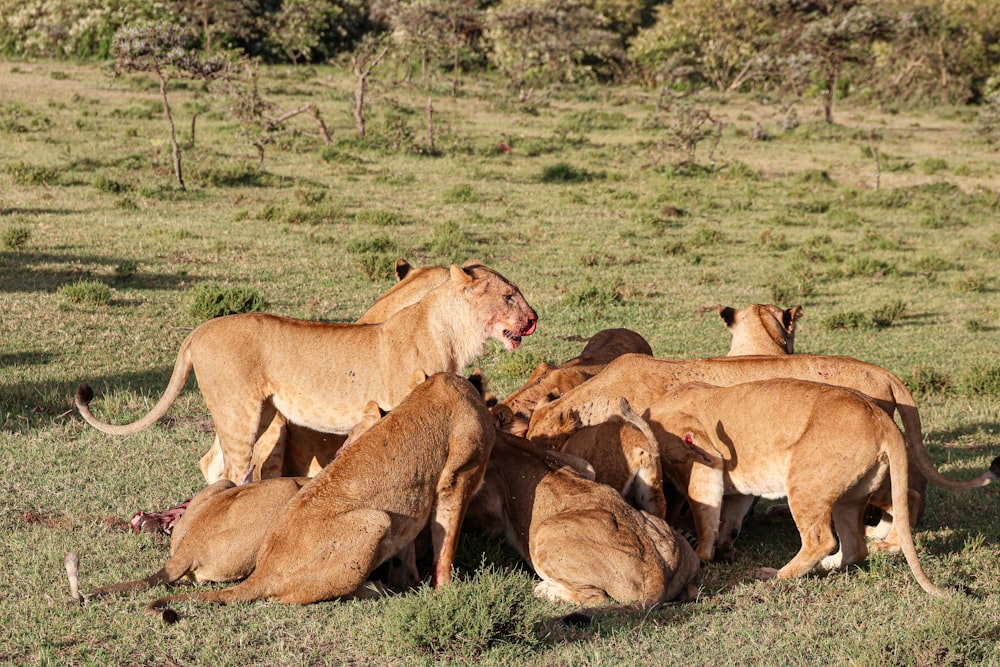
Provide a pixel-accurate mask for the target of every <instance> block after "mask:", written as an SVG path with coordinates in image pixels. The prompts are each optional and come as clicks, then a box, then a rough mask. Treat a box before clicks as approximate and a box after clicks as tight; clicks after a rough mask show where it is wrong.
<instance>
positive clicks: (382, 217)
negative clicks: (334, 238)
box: [354, 209, 405, 227]
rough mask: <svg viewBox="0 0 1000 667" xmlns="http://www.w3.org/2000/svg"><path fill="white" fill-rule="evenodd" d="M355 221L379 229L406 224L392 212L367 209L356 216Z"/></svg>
mask: <svg viewBox="0 0 1000 667" xmlns="http://www.w3.org/2000/svg"><path fill="white" fill-rule="evenodd" d="M354 219H355V220H357V221H358V222H361V223H364V224H367V225H376V226H378V227H393V226H396V225H402V224H405V221H404V220H403V219H402V218H400V217H399V216H398V215H396V214H395V213H393V212H392V211H384V210H380V209H374V210H372V209H365V210H363V211H358V212H357V213H355V214H354Z"/></svg>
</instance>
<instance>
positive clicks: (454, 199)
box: [441, 183, 478, 204]
mask: <svg viewBox="0 0 1000 667" xmlns="http://www.w3.org/2000/svg"><path fill="white" fill-rule="evenodd" d="M441 198H442V199H443V200H444V202H445V203H446V204H471V203H473V202H475V201H476V200H477V199H478V196H477V195H476V191H475V190H473V189H472V186H471V185H468V184H465V183H463V184H462V185H456V186H455V187H453V188H449V189H447V190H445V191H444V192H443V193H442V195H441Z"/></svg>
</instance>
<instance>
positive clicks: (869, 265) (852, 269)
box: [844, 256, 898, 278]
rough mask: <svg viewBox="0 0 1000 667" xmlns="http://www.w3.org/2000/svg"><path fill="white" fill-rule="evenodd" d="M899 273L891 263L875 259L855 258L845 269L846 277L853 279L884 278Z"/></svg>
mask: <svg viewBox="0 0 1000 667" xmlns="http://www.w3.org/2000/svg"><path fill="white" fill-rule="evenodd" d="M897 272H898V271H897V270H896V267H895V266H894V265H892V264H890V263H889V262H886V261H883V260H881V259H875V258H874V257H866V256H861V257H853V258H851V260H850V261H848V262H847V265H846V266H845V267H844V276H846V277H848V278H851V277H854V276H864V277H866V278H882V277H883V276H891V275H895V274H896V273H897Z"/></svg>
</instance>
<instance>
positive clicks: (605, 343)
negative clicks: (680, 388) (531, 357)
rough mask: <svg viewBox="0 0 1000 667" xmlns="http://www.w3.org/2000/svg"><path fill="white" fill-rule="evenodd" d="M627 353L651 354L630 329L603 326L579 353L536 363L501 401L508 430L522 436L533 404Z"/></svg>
mask: <svg viewBox="0 0 1000 667" xmlns="http://www.w3.org/2000/svg"><path fill="white" fill-rule="evenodd" d="M629 352H632V353H635V354H648V355H652V354H653V350H652V348H651V347H650V346H649V343H647V342H646V339H645V338H643V337H642V336H640V335H639V334H637V333H636V332H634V331H632V330H630V329H603V330H602V331H598V332H597V333H596V334H594V335H593V336H591V338H590V340H588V341H587V344H586V345H585V346H584V348H583V351H582V352H581V353H580V355H579V356H577V357H573V358H572V359H570V360H568V361H564V362H563V363H561V364H559V365H558V366H553V365H552V364H549V363H546V362H542V363H540V364H538V366H537V367H536V368H535V370H534V371H533V372H532V373H531V376H530V377H529V378H528V380H527V381H526V382H525V383H524V385H523V386H522V387H521V388H520V389H518V390H516V391H515V392H514V393H512V394H510V395H509V396H508V397H507V398H505V399H504V400H503V403H504V404H505V405H507V406H509V407H510V409H511V411H512V412H513V415H514V419H513V421H512V422H511V423H510V424H509V425H507V428H508V429H509V432H510V433H513V434H514V435H517V436H520V437H524V434H525V432H526V431H527V429H528V421H529V420H530V419H531V413H532V412H533V411H534V409H535V405H536V404H538V403H539V402H540V401H551V400H553V399H554V398H556V397H558V396H561V395H562V394H563V393H565V392H567V391H569V390H570V389H572V388H573V387H575V386H577V385H579V384H580V383H582V382H583V381H585V380H586V379H587V378H590V377H593V376H594V375H595V374H596V373H597V372H598V371H600V370H601V369H602V368H604V367H605V366H606V365H607V364H608V362H610V361H611V360H612V359H616V358H617V357H620V356H621V355H623V354H627V353H629Z"/></svg>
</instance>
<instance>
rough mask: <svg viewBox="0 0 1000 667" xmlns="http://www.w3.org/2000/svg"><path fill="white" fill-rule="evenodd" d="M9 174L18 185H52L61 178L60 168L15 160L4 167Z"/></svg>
mask: <svg viewBox="0 0 1000 667" xmlns="http://www.w3.org/2000/svg"><path fill="white" fill-rule="evenodd" d="M4 171H5V172H7V175H8V176H10V177H11V179H12V180H13V181H14V182H15V183H17V184H18V185H51V184H52V183H53V182H54V181H55V180H56V179H58V178H59V170H58V169H56V168H55V167H42V166H40V165H33V164H27V163H25V162H15V163H13V164H8V165H7V166H5V167H4Z"/></svg>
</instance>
